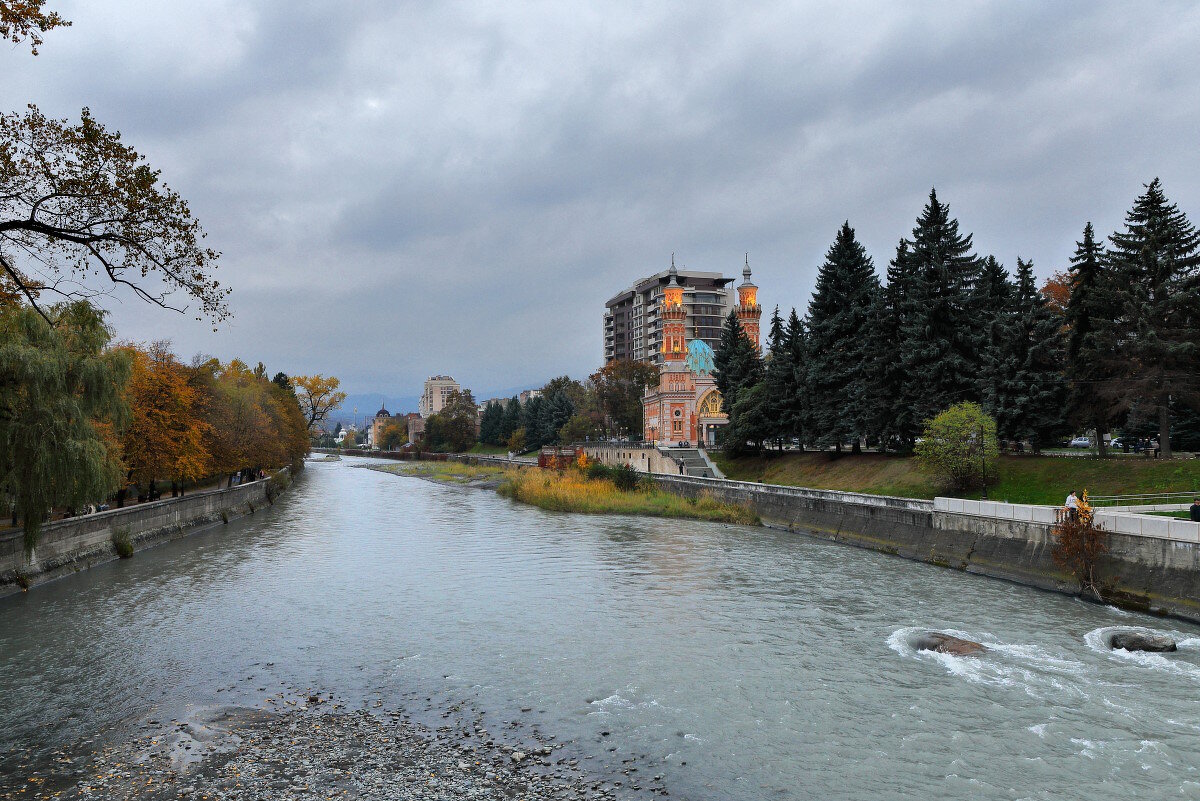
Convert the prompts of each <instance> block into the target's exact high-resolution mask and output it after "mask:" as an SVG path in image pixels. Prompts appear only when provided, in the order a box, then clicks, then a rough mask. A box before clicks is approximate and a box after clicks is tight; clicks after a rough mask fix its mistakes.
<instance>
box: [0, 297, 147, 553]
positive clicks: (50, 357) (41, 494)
mask: <svg viewBox="0 0 1200 801" xmlns="http://www.w3.org/2000/svg"><path fill="white" fill-rule="evenodd" d="M47 311H49V312H51V313H52V314H53V316H54V318H55V319H56V321H57V324H56V325H53V326H52V325H50V324H49V323H47V322H46V320H45V319H44V318H43V317H42V316H41V315H39V314H38V313H37V311H35V310H34V309H33V308H32V307H30V306H10V307H8V308H6V309H4V310H3V311H0V490H2V491H3V493H4V494H5V496H6V497H7V499H8V501H9V503H10V504H11V507H12V511H13V514H14V515H15V516H16V517H17V518H20V520H21V521H22V524H23V526H24V530H25V549H26V551H27V552H32V551H33V549H34V547H35V546H36V545H37V541H38V535H39V533H40V532H41V527H42V522H43V520H44V519H45V518H46V517H47V515H48V513H49V512H50V510H51V509H53V508H54V507H67V508H70V507H80V506H83V505H85V504H88V503H95V502H98V501H100V500H102V499H104V498H105V497H106V496H108V495H109V494H110V493H112V492H113V491H114V490H115V489H116V488H117V486H118V485H119V483H120V480H121V463H120V459H119V455H118V454H119V450H120V448H119V446H118V444H117V432H118V431H119V430H120V428H121V427H122V426H123V425H124V423H125V420H126V418H127V416H128V412H127V408H126V405H125V402H124V400H123V393H124V390H125V386H126V383H127V382H128V381H129V374H130V365H129V357H128V356H127V355H126V354H124V353H121V352H118V351H114V350H108V349H106V346H107V345H108V342H109V339H110V338H111V332H110V331H109V329H108V327H107V326H106V325H105V323H104V316H103V312H101V311H99V310H97V309H95V308H93V307H92V306H91V305H89V304H88V303H86V302H77V303H73V304H70V305H60V306H54V307H49V308H48V309H47Z"/></svg>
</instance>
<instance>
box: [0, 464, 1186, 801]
mask: <svg viewBox="0 0 1200 801" xmlns="http://www.w3.org/2000/svg"><path fill="white" fill-rule="evenodd" d="M355 461H361V460H354V461H351V460H345V461H342V462H339V463H314V464H311V465H310V466H309V469H308V470H307V471H306V472H305V474H304V475H303V476H302V477H301V478H300V479H299V480H298V482H297V484H296V486H295V488H294V489H293V490H292V491H290V492H289V493H287V494H286V495H285V496H284V498H282V499H281V500H280V501H279V502H278V503H277V504H276V505H275V507H273V508H272V509H270V510H267V511H260V512H259V513H257V514H256V515H255V516H253V517H251V518H247V519H245V520H242V521H238V522H235V523H231V524H230V525H228V526H225V527H221V528H218V529H215V530H213V531H211V532H205V533H200V534H197V535H195V536H192V537H190V538H187V539H185V540H181V541H178V542H175V543H172V544H169V545H166V546H163V547H161V548H156V549H153V550H150V551H145V552H141V553H138V554H137V555H136V556H135V557H134V558H133V559H131V560H127V561H121V562H114V563H111V564H108V565H104V566H101V567H98V568H95V569H93V570H91V571H88V572H86V573H82V574H80V575H77V576H73V577H71V578H67V579H64V580H62V581H58V582H55V583H53V584H49V585H45V586H43V587H39V588H37V589H36V590H34V591H32V592H30V593H27V594H25V595H21V596H14V597H10V598H7V599H3V600H0V765H2V766H3V768H4V770H5V771H7V772H8V773H9V776H10V778H11V777H12V776H13V775H15V773H16V772H17V771H18V770H21V771H26V770H31V769H32V768H33V767H37V766H41V768H43V769H47V770H53V767H54V765H55V762H54V759H55V758H56V755H55V753H54V751H55V750H56V749H60V748H63V749H66V751H67V753H68V754H70V753H73V751H72V749H74V750H78V749H80V748H88V747H93V746H94V745H95V744H97V743H98V742H101V741H103V740H104V739H105V738H108V739H115V738H119V737H122V736H125V735H126V734H127V733H128V732H129V731H130V730H131V729H133V728H134V727H136V725H137V724H138V723H139V722H141V721H145V720H146V719H147V718H149V717H159V718H164V719H169V718H170V717H174V716H182V715H185V714H187V713H188V712H189V710H195V709H203V708H207V707H211V706H212V705H215V704H229V703H234V704H245V705H254V704H260V703H262V701H263V699H264V697H265V695H267V694H268V692H275V691H277V690H279V689H280V688H284V687H287V688H293V687H294V688H307V687H318V688H324V689H327V690H331V691H333V692H336V693H337V694H338V695H339V696H341V697H342V698H345V699H347V700H349V701H351V702H353V703H360V702H368V701H372V700H373V699H381V700H383V701H384V702H385V703H388V704H393V703H402V702H404V699H411V698H412V697H413V695H414V694H417V695H419V696H420V698H421V700H422V701H424V699H425V698H426V697H429V698H432V699H434V701H433V704H434V705H435V706H436V705H437V704H438V703H439V699H440V702H441V703H449V702H450V701H464V700H465V701H467V702H468V703H469V704H473V705H475V706H477V707H479V708H482V709H484V710H487V713H488V715H489V716H490V717H491V718H492V719H493V720H495V721H514V720H520V721H522V722H524V724H525V725H528V726H533V725H536V726H538V727H539V728H540V730H541V731H543V732H546V733H550V734H553V735H554V736H555V737H557V739H558V740H559V741H567V742H568V743H569V748H570V749H571V750H572V751H573V752H574V753H577V754H578V755H579V756H581V757H582V756H583V755H587V754H594V755H596V758H595V759H594V760H592V761H591V762H590V763H588V764H589V765H592V766H594V769H595V770H597V771H598V772H601V773H603V772H606V771H613V770H614V769H616V768H619V767H620V766H621V765H623V764H624V765H628V764H638V765H641V766H642V767H641V768H640V770H641V771H642V775H646V774H648V773H662V774H665V777H664V781H665V782H666V786H667V787H668V788H670V790H671V793H672V795H673V796H675V797H684V798H713V799H726V798H732V799H761V798H780V799H789V798H814V799H829V798H855V799H872V800H874V799H891V798H897V799H899V798H911V797H914V796H917V795H920V796H921V797H930V798H967V797H971V798H1013V799H1024V798H1037V799H1043V798H1044V799H1059V798H1070V797H1086V798H1089V799H1106V798H1113V799H1117V798H1121V799H1124V798H1130V797H1139V798H1180V797H1200V629H1196V628H1193V627H1189V626H1186V625H1184V624H1177V623H1169V622H1164V621H1159V620H1156V619H1153V618H1149V617H1144V616H1138V615H1133V614H1129V613H1124V612H1120V611H1117V610H1114V609H1109V608H1104V607H1099V606H1095V605H1091V604H1085V603H1081V602H1078V601H1075V600H1072V599H1069V598H1066V597H1061V596H1056V595H1050V594H1046V593H1041V592H1037V591H1034V590H1029V589H1025V588H1022V587H1017V586H1013V585H1010V584H1006V583H1003V582H999V581H993V580H989V579H985V578H978V577H973V576H966V575H963V574H960V573H957V572H954V571H949V570H943V569H939V568H936V567H931V566H927V565H920V564H915V563H912V562H907V561H904V560H901V559H897V558H893V557H888V556H885V555H880V554H875V553H871V552H868V551H863V550H858V549H853V548H848V547H843V546H839V545H834V544H829V543H825V542H821V541H817V540H813V539H808V538H806V537H804V536H801V535H796V534H786V533H780V532H775V531H771V530H767V529H761V528H746V527H739V526H727V525H721V524H710V523H697V522H690V521H672V520H657V519H642V518H625V517H594V516H591V517H589V516H580V515H568V514H554V513H548V512H543V511H541V510H538V509H534V508H531V507H526V506H521V505H518V504H514V503H512V502H510V501H508V500H505V499H503V498H500V497H499V496H497V495H495V494H494V493H492V492H489V491H484V490H471V489H463V488H456V487H445V486H440V485H436V484H432V483H430V482H427V481H422V480H419V479H415V478H408V477H398V476H392V475H386V474H382V473H378V472H374V471H370V470H362V469H355V468H354V467H353V466H352V465H353V463H355ZM1113 627H1122V628H1124V627H1144V628H1146V629H1147V630H1153V631H1166V632H1168V633H1171V634H1173V635H1174V636H1175V637H1176V638H1177V639H1178V640H1179V643H1180V651H1179V652H1178V653H1174V654H1155V655H1150V654H1133V655H1131V654H1127V653H1125V652H1112V651H1110V650H1108V649H1107V647H1106V646H1105V640H1106V637H1105V635H1106V633H1107V631H1108V630H1109V629H1110V628H1113ZM926 629H938V630H942V631H949V632H951V633H954V634H957V635H959V636H963V637H967V638H970V639H974V640H978V641H980V642H982V643H984V644H985V645H986V646H988V648H989V649H990V650H989V651H988V653H987V654H985V655H983V656H981V657H967V658H962V657H951V656H942V655H937V654H932V653H928V652H916V651H914V650H913V649H912V648H911V647H910V646H909V644H908V642H909V638H910V636H911V635H912V634H914V633H917V632H920V631H924V630H926ZM609 749H613V750H609ZM633 758H636V759H637V760H638V761H637V762H636V763H625V762H623V761H622V760H625V759H633Z"/></svg>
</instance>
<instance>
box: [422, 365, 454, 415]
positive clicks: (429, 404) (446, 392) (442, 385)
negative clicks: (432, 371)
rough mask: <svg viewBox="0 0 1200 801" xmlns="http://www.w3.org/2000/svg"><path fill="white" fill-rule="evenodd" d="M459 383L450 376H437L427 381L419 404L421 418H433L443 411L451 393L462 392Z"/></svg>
mask: <svg viewBox="0 0 1200 801" xmlns="http://www.w3.org/2000/svg"><path fill="white" fill-rule="evenodd" d="M461 391H462V389H461V387H459V385H458V382H457V381H455V380H454V379H453V378H451V377H450V376H448V375H435V376H430V377H429V378H427V379H425V390H424V391H423V392H422V393H421V400H420V401H419V402H418V403H417V410H418V412H419V413H420V415H421V417H431V416H432V415H435V414H437V413H438V412H440V411H441V410H442V407H443V406H445V405H446V400H447V399H448V398H449V397H450V393H451V392H461Z"/></svg>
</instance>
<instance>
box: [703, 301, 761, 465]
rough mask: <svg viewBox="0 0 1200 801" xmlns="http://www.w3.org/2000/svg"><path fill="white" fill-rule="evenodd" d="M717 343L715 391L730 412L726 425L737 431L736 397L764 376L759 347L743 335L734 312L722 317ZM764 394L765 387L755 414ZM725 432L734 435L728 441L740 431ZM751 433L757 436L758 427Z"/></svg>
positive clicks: (714, 359) (738, 447)
mask: <svg viewBox="0 0 1200 801" xmlns="http://www.w3.org/2000/svg"><path fill="white" fill-rule="evenodd" d="M720 345H721V347H720V348H719V349H718V350H717V352H716V354H715V355H714V356H713V363H714V367H715V369H714V370H713V379H714V380H715V382H716V385H717V391H718V392H720V393H721V399H722V407H723V408H724V409H725V411H726V413H728V414H729V425H728V426H727V428H728V429H729V430H730V432H736V431H737V425H736V424H737V404H738V399H739V397H740V395H741V393H742V392H745V391H747V390H749V389H750V388H751V387H753V386H756V385H757V384H759V383H760V382H761V381H762V380H763V364H762V359H761V358H760V357H759V355H758V348H756V347H754V345H752V344H751V343H750V340H749V339H748V338H747V337H746V335H745V333H744V332H743V329H742V324H741V322H739V321H738V318H737V314H736V313H735V312H730V313H729V317H728V318H726V320H725V327H724V328H723V329H722V330H721V343H720ZM765 395H766V392H765V388H764V391H763V392H762V393H760V394H759V396H758V399H757V400H756V401H755V403H756V406H755V407H754V408H755V414H758V413H760V412H762V411H763V410H762V408H761V403H763V402H765V401H764V398H765ZM727 433H728V434H729V436H730V437H734V439H731V440H728V441H730V442H735V443H737V442H738V440H737V439H736V437H737V436H740V435H738V434H734V433H729V432H727ZM754 433H755V434H756V436H757V434H758V433H759V431H758V429H757V428H755V431H754ZM740 447H741V444H740V443H738V444H735V445H733V452H737V450H739V449H740Z"/></svg>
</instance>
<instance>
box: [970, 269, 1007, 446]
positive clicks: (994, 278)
mask: <svg viewBox="0 0 1200 801" xmlns="http://www.w3.org/2000/svg"><path fill="white" fill-rule="evenodd" d="M1015 295H1016V287H1014V286H1013V283H1012V280H1011V279H1010V278H1009V277H1008V271H1007V270H1006V269H1004V265H1003V264H1001V263H1000V262H998V261H997V260H996V257H995V256H988V257H987V258H986V259H984V260H983V269H982V271H981V273H980V276H979V282H978V283H977V284H976V285H975V291H974V293H973V298H972V301H973V303H974V306H975V309H976V313H977V314H979V315H980V328H981V339H980V349H979V380H978V386H979V397H980V399H981V401H982V405H983V409H984V411H986V412H987V413H988V414H989V415H991V416H992V417H995V418H997V430H998V432H999V434H1000V438H1001V439H1005V438H1006V437H1007V436H1008V434H1007V432H1006V430H1005V429H1004V427H1003V426H1002V425H1000V422H999V417H997V414H998V411H997V410H998V409H999V408H1000V406H1002V405H1003V403H1004V400H1003V396H1004V393H1005V392H1006V391H1007V388H1006V387H1004V386H1003V384H1004V382H1005V381H1006V380H1008V379H1009V378H1011V376H1012V375H1013V374H1014V373H1015V372H1016V369H1017V366H1016V364H1015V362H1014V359H1015V354H1014V353H1013V352H1012V348H1010V347H1009V345H1010V343H1011V340H1012V338H1013V336H1014V333H1015V332H1014V327H1015V317H1016V309H1015Z"/></svg>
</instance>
